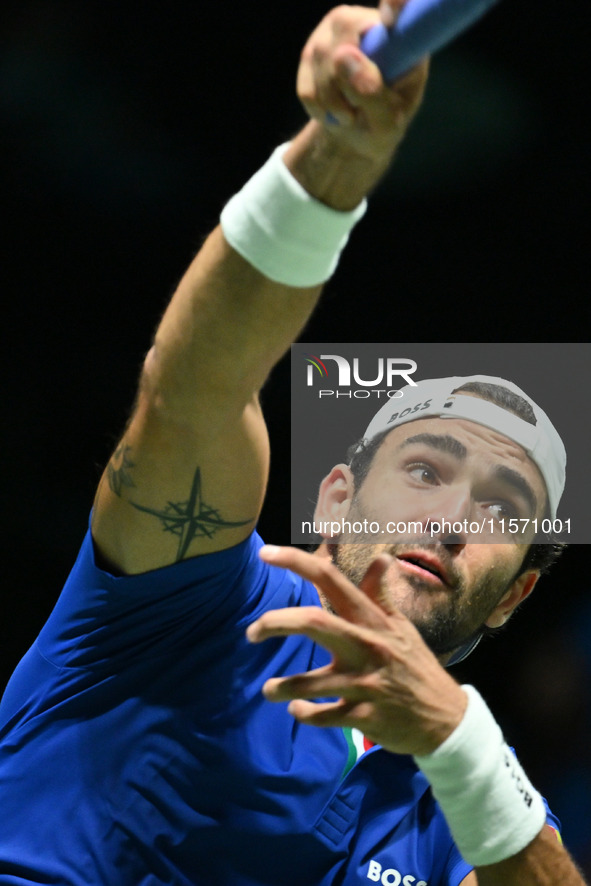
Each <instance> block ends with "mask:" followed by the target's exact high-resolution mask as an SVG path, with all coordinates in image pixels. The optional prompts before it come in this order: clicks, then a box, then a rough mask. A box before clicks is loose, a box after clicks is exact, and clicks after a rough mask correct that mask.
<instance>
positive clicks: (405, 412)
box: [364, 375, 566, 519]
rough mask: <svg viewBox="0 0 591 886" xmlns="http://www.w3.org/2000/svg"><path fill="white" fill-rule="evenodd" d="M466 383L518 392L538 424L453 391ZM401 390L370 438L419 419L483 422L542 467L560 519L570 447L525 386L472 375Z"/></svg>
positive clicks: (377, 418)
mask: <svg viewBox="0 0 591 886" xmlns="http://www.w3.org/2000/svg"><path fill="white" fill-rule="evenodd" d="M468 382H481V383H484V384H493V385H501V386H502V387H504V388H508V389H509V390H510V391H513V393H515V394H518V395H519V396H520V397H522V398H523V399H524V400H526V401H527V402H528V403H529V405H530V406H531V408H532V410H533V412H534V415H535V419H536V423H535V425H532V424H530V423H529V422H527V421H524V419H522V418H519V416H517V415H515V413H513V412H509V411H508V410H507V409H504V408H503V407H501V406H497V405H496V404H495V403H491V402H490V401H489V400H482V399H481V398H480V397H479V396H478V395H476V396H462V392H458V393H457V394H454V393H453V391H455V390H456V389H457V388H460V387H463V386H464V385H465V384H467V383H468ZM401 392H402V396H401V397H399V398H397V399H390V400H388V402H387V403H386V404H385V405H384V406H382V408H381V409H380V410H379V411H378V412H377V413H376V415H374V417H373V418H372V420H371V422H370V423H369V426H368V428H367V430H366V432H365V434H364V440H365V441H366V442H369V440H371V439H372V438H373V437H375V436H376V435H377V434H380V433H381V432H382V431H389V430H392V428H395V427H398V425H402V424H405V423H406V422H409V421H416V420H417V419H420V418H433V417H437V418H463V419H467V420H468V421H473V422H476V423H477V424H480V425H484V426H485V427H487V428H491V429H492V430H493V431H497V432H498V433H500V434H504V435H505V437H509V439H511V440H513V441H514V442H515V443H518V444H519V445H520V446H521V447H522V448H523V449H524V450H525V451H526V453H527V454H528V455H529V457H530V458H531V460H532V461H533V462H534V463H535V464H536V465H537V466H538V468H539V469H540V472H541V474H542V476H543V478H544V481H545V483H546V490H547V492H548V501H549V504H550V511H551V516H552V518H553V519H554V518H555V517H556V511H557V509H558V503H559V501H560V498H561V496H562V493H563V491H564V483H565V478H566V451H565V448H564V444H563V442H562V440H561V439H560V436H559V434H558V431H557V430H556V428H555V427H554V425H553V424H552V422H551V421H550V419H549V418H548V416H547V415H546V413H545V412H544V411H543V410H542V409H540V407H539V406H538V405H537V404H536V403H534V401H533V400H532V399H531V398H530V397H528V396H527V394H525V393H524V392H523V391H522V390H521V388H518V387H517V385H514V384H513V383H512V382H510V381H506V380H505V379H504V378H495V377H494V376H489V375H470V376H467V377H465V378H461V377H450V378H434V379H426V380H424V381H421V382H418V383H417V384H416V385H406V386H405V387H404V388H402V389H401ZM466 393H468V392H466Z"/></svg>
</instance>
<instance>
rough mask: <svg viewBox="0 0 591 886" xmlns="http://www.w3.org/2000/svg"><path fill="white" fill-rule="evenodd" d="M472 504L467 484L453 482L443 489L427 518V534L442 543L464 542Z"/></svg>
mask: <svg viewBox="0 0 591 886" xmlns="http://www.w3.org/2000/svg"><path fill="white" fill-rule="evenodd" d="M472 505H473V502H472V496H471V494H470V488H469V486H468V485H467V484H454V485H453V486H449V487H447V488H445V489H443V490H442V494H441V495H440V496H438V500H437V502H434V503H433V508H432V511H431V513H430V514H429V517H428V519H427V533H428V535H429V536H430V537H431V538H433V539H434V540H436V541H439V542H441V543H442V544H466V542H467V540H468V535H469V531H470V530H469V527H470V514H471V511H472Z"/></svg>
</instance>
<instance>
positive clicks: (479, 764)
mask: <svg viewBox="0 0 591 886" xmlns="http://www.w3.org/2000/svg"><path fill="white" fill-rule="evenodd" d="M462 688H463V689H464V691H465V692H466V694H467V695H468V708H467V710H466V713H465V714H464V718H463V720H462V722H461V723H460V725H459V726H458V727H457V729H455V730H454V732H452V734H451V735H450V736H449V737H448V738H447V739H446V740H445V741H444V742H443V744H442V745H441V746H440V747H438V748H437V750H436V751H434V752H433V753H432V754H429V755H428V756H425V757H415V760H416V763H417V765H418V766H419V767H420V769H422V771H423V772H424V774H425V775H426V776H427V778H428V779H429V781H430V783H431V787H432V790H433V794H434V796H435V798H436V800H437V801H438V803H439V805H440V807H441V809H442V811H443V814H444V815H445V817H446V819H447V823H448V825H449V828H450V830H451V833H452V836H453V838H454V840H455V842H456V844H457V847H458V849H459V850H460V852H461V853H462V856H463V857H464V859H465V860H466V861H467V862H468V863H469V864H472V865H474V866H475V867H477V866H479V865H487V864H495V863H496V862H498V861H502V860H503V859H505V858H510V857H511V856H512V855H516V854H517V853H518V852H519V851H520V850H521V849H524V848H525V846H527V845H528V844H529V843H531V841H532V840H533V839H534V837H536V836H537V834H538V833H539V832H540V831H541V829H542V827H543V826H544V822H545V821H546V809H545V806H544V801H543V800H542V797H541V796H540V794H539V793H538V792H537V791H536V790H535V788H534V787H532V785H531V783H530V781H529V779H528V777H527V775H526V774H525V772H524V771H523V769H522V768H521V765H520V763H519V761H518V760H517V758H516V756H515V754H514V753H513V752H512V751H511V749H510V748H509V747H508V746H507V745H506V744H505V742H504V740H503V734H502V732H501V729H500V727H499V725H498V724H497V722H496V720H495V719H494V717H493V715H492V714H491V712H490V711H489V709H488V707H487V706H486V704H485V702H484V700H483V698H482V696H481V695H480V694H479V693H478V692H477V691H476V689H474V687H473V686H463V687H462Z"/></svg>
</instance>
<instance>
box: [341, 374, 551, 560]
mask: <svg viewBox="0 0 591 886" xmlns="http://www.w3.org/2000/svg"><path fill="white" fill-rule="evenodd" d="M459 391H465V392H466V393H468V394H476V396H478V397H480V398H481V399H482V400H489V401H490V402H491V403H495V404H496V405H497V406H501V407H502V408H503V409H507V410H508V411H509V412H513V413H514V414H515V415H517V416H519V418H521V419H523V420H524V421H527V422H529V424H531V425H535V424H536V416H535V413H534V411H533V409H532V406H531V404H530V403H528V401H527V400H525V399H524V398H523V397H520V396H519V394H515V393H514V392H513V391H511V390H510V389H509V388H505V387H502V386H501V385H496V384H491V383H489V382H475V381H471V382H467V383H466V384H465V385H462V386H461V387H459V388H456V389H455V390H454V391H452V393H453V394H456V393H458V392H459ZM391 430H393V428H392V429H386V430H385V431H382V432H381V433H379V434H377V435H376V436H375V437H373V438H372V439H371V440H369V441H367V440H364V439H362V440H359V441H358V442H357V443H354V444H353V446H350V447H349V449H348V450H347V463H348V465H349V467H350V469H351V473H352V474H353V484H354V491H355V492H357V491H358V489H359V488H360V487H361V485H362V483H363V481H364V480H365V478H366V477H367V474H368V472H369V469H370V467H371V464H372V461H373V459H374V456H375V454H376V452H377V451H378V449H379V448H380V446H381V445H382V442H383V441H384V439H385V437H387V435H388V434H389V433H390V431H391ZM548 514H549V511H548V510H547V511H546V513H545V515H544V516H548ZM566 547H567V545H566V544H563V543H561V542H558V541H556V539H555V538H554V537H553V536H551V535H545V534H542V533H538V535H537V536H536V541H534V542H533V543H532V544H531V545H530V547H529V549H528V551H527V554H526V555H525V557H524V558H523V563H522V564H521V568H520V570H519V573H518V575H521V574H522V573H524V572H527V570H528V569H537V570H538V571H539V572H540V573H545V572H547V571H548V570H549V568H550V566H551V565H552V564H553V563H555V562H556V560H557V559H558V558H559V557H560V555H561V554H562V552H563V551H564V550H565V548H566ZM516 577H517V576H516Z"/></svg>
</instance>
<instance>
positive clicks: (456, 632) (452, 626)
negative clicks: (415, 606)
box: [328, 542, 516, 656]
mask: <svg viewBox="0 0 591 886" xmlns="http://www.w3.org/2000/svg"><path fill="white" fill-rule="evenodd" d="M345 544H346V542H345ZM328 547H329V552H330V556H331V559H332V561H333V563H334V564H335V565H336V566H337V568H338V569H339V570H340V571H341V572H342V573H343V575H345V576H346V577H347V578H348V579H349V580H350V581H352V582H353V583H354V584H356V585H358V584H359V582H360V580H361V578H362V577H363V576H362V575H359V574H358V573H356V572H354V571H353V570H351V569H348V568H346V566H345V565H344V563H343V561H342V558H341V557H340V556H339V553H340V548H341V545H339V544H331V545H329V546H328ZM363 572H365V569H364V570H363ZM352 573H353V574H352ZM515 578H516V576H514V577H512V578H511V580H510V581H509V582H507V583H506V584H503V586H502V587H501V588H500V589H497V590H496V591H495V590H494V586H493V584H492V581H490V580H484V581H483V582H482V583H481V584H480V585H479V586H478V587H477V588H475V589H474V591H473V592H472V594H471V595H470V598H469V604H470V605H469V607H468V611H467V612H464V611H463V606H462V604H463V603H464V604H465V602H466V594H465V593H464V594H462V593H461V590H462V589H461V588H458V589H456V590H455V592H454V593H453V594H452V595H451V596H450V597H449V599H448V600H447V601H446V603H445V606H440V607H437V608H433V609H432V610H431V612H430V613H429V615H428V617H426V618H419V617H414V618H413V617H412V615H411V616H410V619H411V621H412V622H413V624H414V626H415V627H416V629H417V630H418V632H419V633H420V635H421V637H422V638H423V640H424V641H425V643H426V644H427V646H428V647H429V649H431V651H432V652H433V653H434V654H435V655H437V656H443V655H449V653H451V652H455V651H456V650H457V649H460V648H463V647H465V646H468V645H469V644H471V643H472V642H473V641H474V640H475V639H476V638H477V637H479V636H481V635H482V634H484V633H487V632H488V631H489V629H488V628H487V626H486V624H485V622H486V619H487V618H488V616H489V615H490V613H491V612H492V611H493V609H494V608H495V607H496V605H497V604H498V603H499V602H500V600H501V599H502V598H503V597H504V596H505V594H506V593H507V591H508V590H509V588H510V587H511V585H512V584H513V582H514V580H515ZM406 581H407V582H408V583H409V584H410V585H411V587H413V588H415V589H416V590H422V589H424V585H423V583H422V582H421V580H420V578H415V577H413V576H408V577H407V579H406ZM464 590H465V589H464ZM478 610H481V611H482V616H481V617H480V618H479V619H478V620H477V622H476V624H473V623H471V622H472V619H471V618H470V615H471V612H472V611H478ZM404 614H406V613H404Z"/></svg>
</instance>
